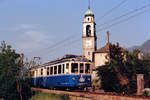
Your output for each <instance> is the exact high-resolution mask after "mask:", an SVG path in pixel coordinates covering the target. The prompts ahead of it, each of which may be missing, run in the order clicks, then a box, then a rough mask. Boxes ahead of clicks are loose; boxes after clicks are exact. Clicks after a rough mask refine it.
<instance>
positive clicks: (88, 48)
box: [82, 7, 110, 79]
mask: <svg viewBox="0 0 150 100" xmlns="http://www.w3.org/2000/svg"><path fill="white" fill-rule="evenodd" d="M82 38H83V56H84V57H85V58H87V59H88V60H90V61H91V62H92V63H93V65H92V66H91V70H92V78H93V79H95V78H96V76H97V75H96V71H95V69H96V68H97V67H98V66H102V65H104V64H105V62H106V61H108V59H109V56H108V54H109V52H110V49H109V48H110V42H109V32H107V43H106V45H105V46H104V47H102V48H99V49H97V36H96V23H95V16H94V13H93V12H92V11H91V9H90V7H88V10H87V11H86V13H85V15H84V22H83V37H82Z"/></svg>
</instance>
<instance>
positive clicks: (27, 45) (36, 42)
mask: <svg viewBox="0 0 150 100" xmlns="http://www.w3.org/2000/svg"><path fill="white" fill-rule="evenodd" d="M17 41H18V42H17V43H16V47H17V48H18V49H21V50H23V51H24V52H32V51H34V50H36V49H40V48H41V47H42V46H44V45H46V44H47V43H48V38H47V36H46V34H44V33H42V32H37V31H26V32H24V34H23V35H20V36H19V37H18V40H17Z"/></svg>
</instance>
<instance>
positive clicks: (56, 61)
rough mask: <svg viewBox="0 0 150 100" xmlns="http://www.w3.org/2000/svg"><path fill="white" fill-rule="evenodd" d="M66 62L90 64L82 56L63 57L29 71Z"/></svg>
mask: <svg viewBox="0 0 150 100" xmlns="http://www.w3.org/2000/svg"><path fill="white" fill-rule="evenodd" d="M67 61H80V62H91V61H90V60H88V59H87V58H85V57H84V56H79V55H65V56H63V57H62V58H58V59H56V60H53V61H50V62H47V63H44V64H40V65H36V66H33V67H32V68H31V69H34V68H39V67H44V66H50V65H54V64H58V63H62V62H67Z"/></svg>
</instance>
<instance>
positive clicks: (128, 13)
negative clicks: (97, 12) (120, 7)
mask: <svg viewBox="0 0 150 100" xmlns="http://www.w3.org/2000/svg"><path fill="white" fill-rule="evenodd" d="M147 7H150V4H148V5H145V6H142V7H140V8H137V9H134V10H132V11H129V12H127V13H125V14H123V15H121V16H118V17H115V18H113V19H111V20H109V21H106V22H104V23H103V24H100V25H97V27H98V26H103V25H106V24H108V23H111V22H114V21H116V20H119V19H121V18H123V17H126V16H129V15H130V14H133V13H136V12H138V11H140V10H143V9H145V8H147Z"/></svg>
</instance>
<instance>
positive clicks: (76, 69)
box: [71, 63, 78, 73]
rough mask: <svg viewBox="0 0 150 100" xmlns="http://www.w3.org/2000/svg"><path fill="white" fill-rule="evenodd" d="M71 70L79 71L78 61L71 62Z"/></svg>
mask: <svg viewBox="0 0 150 100" xmlns="http://www.w3.org/2000/svg"><path fill="white" fill-rule="evenodd" d="M71 72H72V73H78V63H72V64H71Z"/></svg>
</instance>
